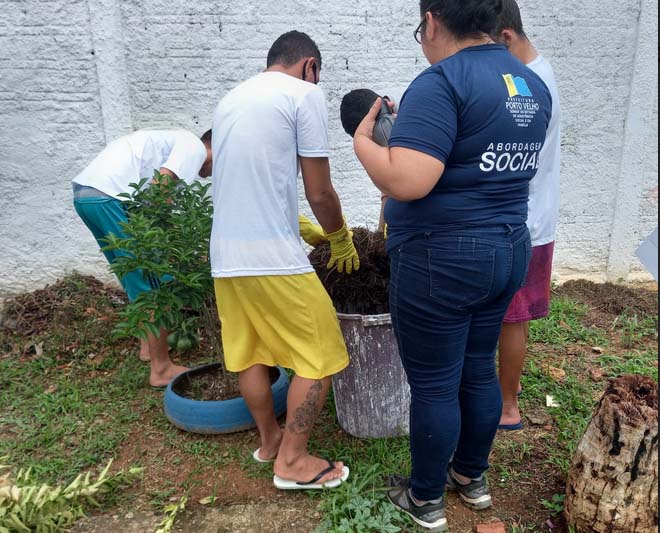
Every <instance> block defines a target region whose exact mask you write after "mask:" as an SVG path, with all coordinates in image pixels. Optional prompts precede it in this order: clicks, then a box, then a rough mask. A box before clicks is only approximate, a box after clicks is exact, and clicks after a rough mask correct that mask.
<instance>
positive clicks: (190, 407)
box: [164, 363, 289, 435]
mask: <svg viewBox="0 0 660 533" xmlns="http://www.w3.org/2000/svg"><path fill="white" fill-rule="evenodd" d="M219 367H220V364H219V363H213V364H210V365H205V366H202V367H199V368H195V369H193V370H190V371H188V372H185V373H183V374H181V375H180V376H178V377H177V378H176V379H175V380H174V381H172V383H170V384H169V386H168V387H167V389H166V390H165V399H164V404H165V416H167V419H168V420H169V421H170V422H172V424H174V425H175V426H176V427H178V428H179V429H182V430H183V431H187V432H189V433H198V434H201V435H222V434H226V433H238V432H240V431H246V430H248V429H252V428H254V427H255V426H256V424H255V422H254V419H253V418H252V415H251V414H250V411H249V409H248V407H247V405H246V404H245V401H244V400H243V398H235V399H233V400H226V401H223V402H204V401H198V400H190V399H188V398H183V397H182V396H179V395H178V394H177V393H176V392H174V387H175V386H176V385H177V384H178V383H179V382H180V381H181V380H183V379H186V378H187V377H194V376H195V375H198V374H204V373H206V372H208V371H210V370H214V369H216V370H217V369H218V368H219ZM277 370H278V371H279V378H278V379H277V381H276V382H275V383H274V384H273V386H272V388H273V400H274V402H275V414H276V415H277V416H278V417H280V416H282V415H283V414H284V413H285V412H286V398H287V393H288V391H289V376H287V374H286V372H285V371H284V370H283V369H281V368H278V369H277Z"/></svg>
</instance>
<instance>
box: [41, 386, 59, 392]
mask: <svg viewBox="0 0 660 533" xmlns="http://www.w3.org/2000/svg"><path fill="white" fill-rule="evenodd" d="M57 389H58V387H57V385H51V386H50V387H48V388H47V389H46V390H45V391H44V394H54V393H56V392H57Z"/></svg>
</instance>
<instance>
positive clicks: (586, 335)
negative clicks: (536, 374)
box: [529, 296, 607, 348]
mask: <svg viewBox="0 0 660 533" xmlns="http://www.w3.org/2000/svg"><path fill="white" fill-rule="evenodd" d="M588 313H589V307H588V306H586V305H584V304H581V303H579V302H576V301H574V300H571V299H570V298H567V297H565V296H556V297H555V298H553V300H552V304H551V310H550V317H549V318H547V319H545V320H537V321H535V322H532V323H531V324H530V331H529V335H530V341H531V342H533V343H535V342H536V343H543V344H549V345H552V346H555V347H558V348H563V347H565V346H568V345H570V344H589V345H591V346H596V345H605V344H606V343H607V337H606V335H605V333H604V332H603V330H600V329H598V328H593V327H587V326H585V323H584V320H585V318H586V317H587V314H588Z"/></svg>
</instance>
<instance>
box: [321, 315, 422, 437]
mask: <svg viewBox="0 0 660 533" xmlns="http://www.w3.org/2000/svg"><path fill="white" fill-rule="evenodd" d="M337 316H338V318H339V322H340V324H341V329H342V332H343V334H344V339H345V340H346V347H347V348H348V354H349V356H350V358H351V364H350V366H349V367H348V368H347V369H346V370H344V371H343V372H341V373H340V374H337V375H336V376H335V377H334V379H333V388H334V393H335V404H336V406H337V417H338V418H339V424H340V425H341V427H342V428H343V429H344V430H345V431H346V432H348V433H350V434H351V435H353V436H355V437H359V438H388V437H399V436H402V435H407V434H408V433H409V423H408V417H409V413H410V388H409V386H408V381H407V379H406V374H405V372H404V370H403V367H402V366H401V359H400V358H399V349H398V346H397V342H396V338H395V336H394V331H393V329H392V317H391V316H390V315H370V316H363V315H342V314H339V315H337Z"/></svg>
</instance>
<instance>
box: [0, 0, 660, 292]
mask: <svg viewBox="0 0 660 533" xmlns="http://www.w3.org/2000/svg"><path fill="white" fill-rule="evenodd" d="M521 7H522V9H523V12H524V16H525V22H526V25H527V30H528V33H529V35H530V37H531V38H532V40H533V41H534V43H535V44H536V45H537V47H538V48H539V49H540V50H541V51H542V52H543V54H544V55H545V56H546V57H547V58H548V59H549V60H550V61H551V62H552V64H553V65H554V68H555V70H556V74H557V78H558V81H559V85H560V90H561V93H562V97H563V107H564V140H563V144H564V173H563V206H562V222H561V229H560V235H559V241H558V247H557V259H556V272H557V275H558V277H559V278H566V277H576V276H588V277H597V278H605V277H609V278H613V279H618V278H629V277H635V276H638V275H643V270H642V268H641V266H640V265H639V264H638V263H637V261H636V260H634V259H633V253H634V249H635V248H636V246H637V245H638V244H639V242H640V240H641V239H643V238H644V237H645V236H646V235H647V234H649V233H650V232H651V231H652V230H653V229H654V228H655V226H656V225H657V219H658V213H657V207H658V193H657V190H658V189H657V162H658V154H657V149H658V139H657V102H658V98H657V92H658V86H657V72H658V70H657V68H658V59H657V48H656V45H657V31H658V30H657V9H658V7H657V3H655V2H653V1H652V0H630V1H627V2H620V1H617V0H600V1H595V0H587V1H585V2H577V1H575V0H558V1H556V2H547V1H542V0H521ZM0 11H1V12H2V13H3V16H2V18H1V19H0V120H1V122H0V123H1V124H2V127H1V128H0V161H2V165H1V166H0V180H1V182H2V189H3V194H2V195H1V196H0V250H1V253H0V294H9V293H15V292H20V291H23V290H26V289H33V288H37V287H40V286H43V285H45V284H47V283H49V282H52V281H53V280H55V279H56V278H57V277H58V276H61V275H63V274H64V273H66V272H69V271H71V270H78V271H81V272H83V273H90V274H94V275H97V276H100V277H102V278H104V279H110V276H109V274H108V271H107V267H106V265H105V263H104V261H103V259H102V257H101V255H100V253H99V251H98V247H97V246H96V244H95V242H94V240H93V239H92V238H91V235H90V234H89V232H88V230H87V229H86V228H85V227H84V226H83V224H82V223H81V222H80V221H79V220H78V218H77V216H76V214H75V212H74V211H73V209H72V206H71V193H70V185H69V182H70V180H71V178H72V177H74V176H75V175H76V174H77V172H79V171H80V170H81V169H82V168H83V167H84V166H85V165H86V164H87V162H89V161H90V160H91V159H92V158H93V157H94V155H95V154H96V153H97V152H98V151H100V150H101V149H102V148H103V146H104V145H105V143H106V142H108V141H110V140H112V139H114V138H116V137H118V136H120V135H121V134H123V133H126V132H129V131H132V130H134V129H138V128H154V127H185V128H189V129H191V130H192V131H194V132H196V133H201V132H203V131H204V130H205V129H206V128H207V127H208V126H209V124H210V120H211V116H212V113H213V109H214V107H215V105H216V103H217V102H218V100H219V99H220V98H221V97H222V96H223V95H224V94H225V93H226V92H227V91H228V90H229V89H231V88H232V87H234V86H235V85H237V84H238V83H240V82H241V81H242V80H244V79H245V78H247V77H249V76H252V75H254V74H256V73H258V72H259V71H260V70H262V69H263V67H264V63H265V57H266V53H267V51H268V48H269V47H270V45H271V43H272V42H273V41H274V39H275V38H277V37H278V36H279V35H280V34H281V33H284V32H285V31H288V30H290V29H299V30H303V31H306V32H308V33H309V34H310V35H312V36H313V37H314V38H315V39H316V40H317V42H318V44H319V46H320V48H321V50H322V52H323V55H324V68H323V80H322V86H323V88H324V89H325V91H326V93H327V96H328V100H329V106H330V116H331V120H330V129H331V131H330V137H331V142H332V146H333V147H334V155H333V159H332V167H333V174H334V180H335V183H336V186H337V189H338V191H339V193H340V196H341V198H342V201H343V204H344V207H345V210H346V213H347V216H348V219H349V221H350V222H351V223H352V224H369V225H372V226H373V225H374V224H375V223H376V221H377V217H378V211H379V195H378V193H377V191H376V190H375V189H374V187H373V186H372V185H371V183H370V181H369V179H368V177H367V176H366V175H365V173H364V172H363V171H362V169H361V168H360V165H359V164H358V162H357V160H356V159H355V157H354V155H353V153H352V150H351V143H350V141H349V139H348V138H347V137H346V135H345V134H344V133H343V130H342V129H341V125H340V121H339V103H340V101H341V97H342V96H343V94H344V93H345V92H347V91H349V90H351V89H354V88H358V87H363V86H368V87H372V88H374V89H376V90H379V91H386V92H388V93H391V94H396V93H397V92H398V93H401V92H402V91H403V90H404V89H405V87H406V86H407V84H408V83H409V82H410V81H411V80H412V79H413V78H414V77H415V76H416V75H417V74H418V73H419V72H421V70H422V69H424V68H425V66H426V63H425V59H424V57H423V56H422V54H421V50H420V48H419V46H418V45H417V43H415V41H414V40H413V38H412V32H413V30H414V28H415V26H416V24H417V21H418V17H419V15H418V12H417V8H416V2H411V1H410V0H392V1H390V2H386V3H385V2H383V3H377V2H368V1H366V0H339V1H337V2H310V1H302V0H277V1H276V0H245V1H243V2H234V1H228V0H219V1H207V0H199V1H197V2H187V1H183V0H167V1H165V0H141V1H137V0H124V1H119V0H0Z"/></svg>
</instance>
